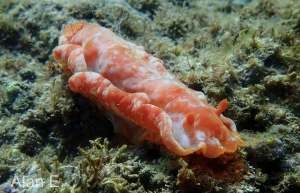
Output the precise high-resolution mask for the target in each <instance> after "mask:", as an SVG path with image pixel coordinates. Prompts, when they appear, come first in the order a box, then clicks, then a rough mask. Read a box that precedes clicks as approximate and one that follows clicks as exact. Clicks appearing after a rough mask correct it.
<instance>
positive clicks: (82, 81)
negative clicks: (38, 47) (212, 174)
mask: <svg viewBox="0 0 300 193" xmlns="http://www.w3.org/2000/svg"><path fill="white" fill-rule="evenodd" d="M62 33H63V35H62V36H61V37H60V39H59V46H57V47H56V48H55V49H54V51H53V53H54V57H55V58H56V60H57V61H58V62H59V63H61V66H62V69H63V70H64V71H65V73H66V74H67V75H69V76H70V79H69V86H70V89H71V90H72V91H73V92H76V93H80V94H82V95H84V96H86V97H89V98H91V99H93V100H94V101H96V102H97V103H98V104H101V105H102V106H104V107H106V108H107V109H108V110H109V111H110V112H109V111H107V114H108V116H109V117H110V119H111V120H112V121H113V123H114V125H115V131H116V132H118V133H121V134H123V135H125V136H126V137H128V138H130V139H131V140H133V141H136V140H149V141H152V142H154V143H157V144H162V145H165V146H166V147H167V148H169V149H170V150H171V151H172V152H174V153H176V154H179V155H188V154H191V153H193V152H196V153H202V154H203V155H204V156H206V157H208V158H214V157H217V156H219V155H221V154H223V153H224V152H234V151H236V149H237V146H244V145H245V143H244V142H243V141H242V139H241V138H240V136H239V135H238V134H237V132H236V126H235V124H234V122H233V121H232V120H231V119H229V118H226V117H224V116H223V115H222V114H221V113H222V112H223V111H224V110H225V109H226V108H227V105H228V102H227V100H223V101H221V102H220V104H219V105H218V107H217V108H214V107H212V106H211V105H209V104H208V103H207V101H206V99H205V96H204V94H203V93H201V92H197V91H194V90H191V89H189V88H188V87H186V86H185V85H184V84H183V83H181V82H180V81H179V80H178V79H176V78H175V77H174V76H172V75H171V74H169V73H168V71H167V70H166V69H165V68H164V66H163V62H162V61H161V60H159V59H158V58H155V57H154V56H153V55H151V54H148V53H146V52H145V51H144V49H143V47H140V46H137V45H135V44H133V43H130V42H128V41H126V40H124V39H122V38H120V37H118V36H116V35H115V34H114V33H113V32H112V31H110V30H109V29H107V28H104V27H101V26H99V25H94V24H88V23H85V22H76V23H72V24H68V25H66V26H64V27H63V30H62ZM111 112H112V113H111ZM114 114H116V115H118V116H115V115H114ZM120 117H122V118H125V119H126V120H122V119H120ZM128 120H130V121H132V122H133V123H129V122H128Z"/></svg>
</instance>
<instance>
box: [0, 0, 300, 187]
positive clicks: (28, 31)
mask: <svg viewBox="0 0 300 193" xmlns="http://www.w3.org/2000/svg"><path fill="white" fill-rule="evenodd" d="M0 5H1V6H0V12H1V14H0V24H1V25H0V26H1V27H0V31H1V33H0V48H1V49H0V53H1V56H0V75H1V80H0V90H1V92H0V107H1V112H0V152H1V154H0V157H1V159H0V176H1V177H0V184H2V185H0V191H3V190H4V187H7V183H11V182H12V179H13V178H14V176H15V175H19V176H21V175H29V176H31V177H32V178H39V177H41V178H43V179H45V180H48V179H49V174H57V175H59V176H60V177H59V180H60V184H59V185H60V187H59V188H57V189H56V191H58V192H92V191H104V192H105V191H106V192H108V191H110V192H130V191H135V192H151V191H152V192H176V191H177V192H192V191H198V192H199V191H202V192H203V191H208V192H230V191H231V192H233V191H234V192H240V191H244V192H295V191H296V190H298V189H299V187H300V183H299V165H300V163H299V152H300V148H299V147H300V144H299V136H300V133H299V131H300V130H299V126H300V125H299V115H300V114H299V112H300V101H299V100H300V99H299V96H300V89H299V84H300V83H299V72H300V65H299V62H300V59H299V58H300V57H299V47H300V46H299V32H300V30H299V21H300V20H299V19H300V17H299V10H297V7H299V6H300V4H299V2H298V1H293V2H291V1H279V0H275V1H269V0H253V1H238V0H236V1H192V0H190V1H176V0H174V1H167V0H159V1H133V0H128V1H89V2H87V1H83V0H82V1H76V2H70V1H67V2H63V1H61V2H53V1H48V0H44V1H39V2H38V1H16V0H11V1H3V2H2V1H1V3H0ZM73 20H86V21H88V22H94V23H98V24H101V25H103V26H105V27H109V28H111V29H112V30H113V31H114V32H115V33H116V34H118V35H120V36H122V37H123V38H125V39H127V40H130V41H132V42H134V43H136V44H138V45H142V46H144V47H145V49H146V50H147V52H149V53H151V54H154V55H155V56H156V57H158V58H160V59H162V60H164V62H165V67H166V68H167V69H168V70H169V71H170V72H171V73H173V74H174V75H175V76H176V77H177V78H178V79H180V80H181V81H183V82H184V83H186V84H187V85H189V86H190V87H191V88H193V89H195V90H200V91H204V92H205V94H206V95H207V98H208V100H209V101H210V103H211V104H215V105H216V104H217V103H218V102H219V101H221V100H222V99H224V98H227V99H228V100H229V108H228V110H227V111H226V112H225V114H226V116H228V117H230V118H232V119H233V120H234V121H235V122H236V123H237V126H238V130H239V132H241V134H242V137H243V139H244V140H245V141H246V142H247V147H246V148H245V149H240V150H238V152H237V153H236V154H234V155H231V154H229V155H224V157H220V158H217V159H214V160H206V159H205V158H203V157H201V156H195V155H190V156H187V157H185V161H182V158H180V157H178V156H176V155H173V154H171V153H170V152H168V150H166V149H164V148H163V147H157V146H155V145H154V146H155V148H153V145H150V144H149V143H146V144H144V145H132V144H129V143H128V142H127V141H126V140H120V142H118V143H117V142H116V141H119V139H120V137H119V136H116V135H114V134H113V132H112V130H113V128H112V126H111V124H110V123H109V121H108V120H107V119H106V118H105V117H104V115H103V113H102V112H101V110H99V109H98V108H97V107H96V105H95V104H93V103H91V102H90V101H89V100H87V99H84V98H83V97H81V96H78V95H76V94H73V93H71V92H70V91H69V89H68V87H67V78H66V77H65V76H64V75H62V72H61V70H60V68H59V65H58V64H56V63H55V62H54V60H53V56H52V55H51V52H52V50H53V48H54V47H55V46H56V44H57V42H58V37H59V35H60V29H61V26H62V24H65V23H67V22H70V21H73ZM215 105H214V106H215ZM98 137H102V138H108V140H106V141H104V142H102V141H100V140H96V141H94V142H91V144H90V143H89V140H93V139H96V138H98ZM108 141H112V143H116V144H117V145H112V146H111V147H108ZM123 144H127V148H126V149H125V148H124V147H125V146H122V145H123ZM79 146H80V147H81V149H80V150H78V149H77V148H78V147H79ZM89 146H91V147H89ZM119 150H120V151H119ZM79 152H81V154H80V153H79ZM118 152H119V153H118ZM126 154H129V155H126ZM226 156H228V157H230V156H231V157H230V158H228V157H227V158H226ZM192 158H193V159H192ZM225 158H226V159H225ZM179 160H181V161H179ZM195 160H197V161H195ZM203 160H204V161H203ZM205 160H206V161H205ZM228 160H230V161H228ZM208 163H210V164H208ZM212 163H213V164H212ZM100 166H101V167H100ZM125 166H126V167H125ZM99 168H105V171H102V173H101V171H100V170H99ZM109 171H112V172H111V173H110V172H109ZM233 171H236V172H233ZM105 172H106V173H105ZM226 174H230V175H226ZM274 174H275V175H274ZM274 176H276V177H274ZM176 184H177V185H176ZM6 189H7V188H6ZM15 189H19V190H25V189H26V188H21V187H15ZM37 190H38V191H39V192H47V191H48V192H49V191H50V192H51V191H53V190H54V189H51V188H49V187H47V186H45V187H40V188H38V187H35V188H34V187H32V188H27V191H28V192H36V191H37Z"/></svg>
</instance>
